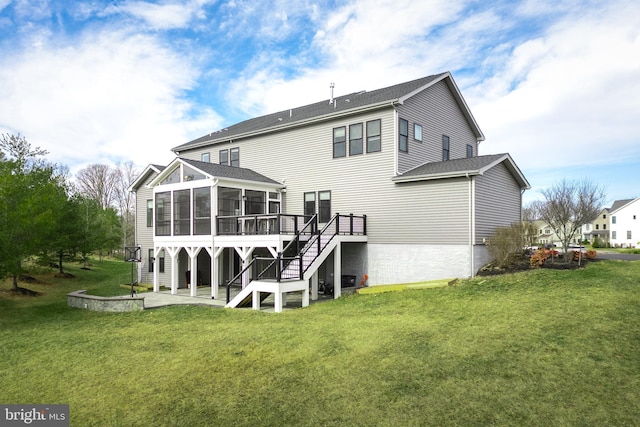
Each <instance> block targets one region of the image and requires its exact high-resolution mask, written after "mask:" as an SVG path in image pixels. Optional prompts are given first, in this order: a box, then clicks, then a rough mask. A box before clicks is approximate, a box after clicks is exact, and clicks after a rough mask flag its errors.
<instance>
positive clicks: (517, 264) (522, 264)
mask: <svg viewBox="0 0 640 427" xmlns="http://www.w3.org/2000/svg"><path fill="white" fill-rule="evenodd" d="M529 258H530V257H529V255H519V256H516V257H513V258H512V259H511V260H510V262H509V264H507V265H505V266H497V265H495V264H494V263H492V262H491V263H489V264H486V265H485V266H483V267H482V268H481V269H480V271H478V273H477V276H495V275H499V274H507V273H517V272H519V271H527V270H534V269H536V268H550V269H553V270H576V269H578V268H584V267H585V266H586V265H587V264H588V263H590V262H596V261H598V259H587V258H583V259H582V261H581V262H580V265H578V262H577V261H571V262H569V263H565V262H564V259H563V258H562V257H557V258H555V259H554V260H553V262H552V261H551V259H547V260H545V261H544V263H543V264H542V266H541V267H532V266H531V264H530V262H529Z"/></svg>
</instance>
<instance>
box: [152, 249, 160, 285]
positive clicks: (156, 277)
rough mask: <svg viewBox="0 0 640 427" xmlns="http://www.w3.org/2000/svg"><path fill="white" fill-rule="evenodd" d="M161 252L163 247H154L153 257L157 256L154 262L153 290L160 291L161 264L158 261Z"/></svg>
mask: <svg viewBox="0 0 640 427" xmlns="http://www.w3.org/2000/svg"><path fill="white" fill-rule="evenodd" d="M160 252H162V248H154V250H153V258H155V260H154V262H153V292H160V271H159V270H160V268H159V265H160V264H159V263H158V255H160Z"/></svg>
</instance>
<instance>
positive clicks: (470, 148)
mask: <svg viewBox="0 0 640 427" xmlns="http://www.w3.org/2000/svg"><path fill="white" fill-rule="evenodd" d="M471 157H473V145H471V144H467V158H471Z"/></svg>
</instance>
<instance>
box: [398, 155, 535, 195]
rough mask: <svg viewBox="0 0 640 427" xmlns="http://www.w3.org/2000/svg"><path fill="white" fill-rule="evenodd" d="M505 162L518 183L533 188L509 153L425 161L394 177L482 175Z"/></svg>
mask: <svg viewBox="0 0 640 427" xmlns="http://www.w3.org/2000/svg"><path fill="white" fill-rule="evenodd" d="M503 162H504V163H505V166H506V167H507V169H509V171H510V172H511V174H512V175H513V176H514V178H515V179H516V181H517V182H518V185H520V188H522V189H526V190H528V189H530V188H531V186H530V185H529V182H528V181H527V179H526V178H525V177H524V175H523V174H522V172H521V171H520V169H519V168H518V166H517V165H516V164H515V162H514V161H513V159H512V158H511V156H510V155H509V154H507V153H505V154H492V155H487V156H476V157H468V158H464V159H454V160H445V161H442V162H431V163H424V164H422V165H420V166H417V167H415V168H413V169H411V170H409V171H407V172H405V173H404V174H402V175H398V176H396V177H394V178H393V181H394V182H397V183H402V182H415V181H428V180H433V179H445V178H459V177H468V176H475V175H482V174H483V173H484V172H485V171H487V170H489V169H491V168H493V167H494V166H496V165H498V164H500V163H503Z"/></svg>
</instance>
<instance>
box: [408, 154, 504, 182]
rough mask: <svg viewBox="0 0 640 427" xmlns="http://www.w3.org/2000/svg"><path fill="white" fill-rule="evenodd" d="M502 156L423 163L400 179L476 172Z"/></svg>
mask: <svg viewBox="0 0 640 427" xmlns="http://www.w3.org/2000/svg"><path fill="white" fill-rule="evenodd" d="M504 155H505V154H491V155H488V156H476V157H468V158H464V159H454V160H446V161H442V162H430V163H425V164H423V165H420V166H418V167H416V168H413V169H411V170H409V171H407V172H405V173H404V174H402V177H408V176H424V175H434V174H448V173H455V172H476V171H480V170H481V169H483V168H486V167H487V166H489V165H490V164H491V163H493V162H495V161H496V160H499V159H500V158H501V157H504Z"/></svg>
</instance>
